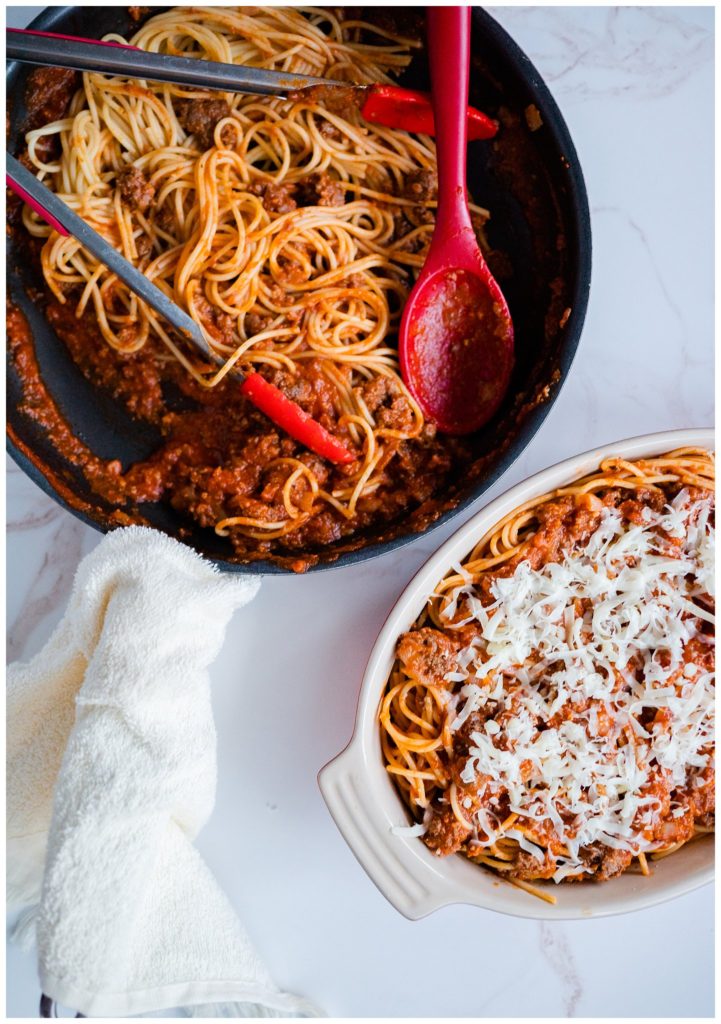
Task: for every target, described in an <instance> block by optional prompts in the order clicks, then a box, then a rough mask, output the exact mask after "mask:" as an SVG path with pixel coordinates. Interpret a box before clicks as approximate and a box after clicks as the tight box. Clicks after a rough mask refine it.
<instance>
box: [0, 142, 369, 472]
mask: <svg viewBox="0 0 721 1024" xmlns="http://www.w3.org/2000/svg"><path fill="white" fill-rule="evenodd" d="M6 167H7V183H8V186H9V188H11V189H12V190H13V192H15V193H16V194H17V195H18V196H20V198H21V199H23V200H24V201H25V202H26V203H27V204H28V206H30V207H31V208H32V209H33V210H35V212H36V213H38V214H39V215H40V216H41V217H42V218H43V220H44V221H46V222H47V223H48V224H49V225H50V226H51V227H52V228H54V229H55V231H57V232H59V233H60V234H61V235H66V236H68V235H72V236H73V237H74V238H77V240H78V241H79V242H80V244H81V245H83V246H84V247H85V248H86V249H87V250H88V252H91V253H92V254H93V256H95V258H96V259H97V260H99V261H100V262H101V263H103V264H104V265H105V266H106V267H107V268H108V270H111V271H112V272H113V273H114V274H115V275H116V276H117V277H118V278H119V279H120V280H121V281H122V282H123V283H124V284H126V285H127V286H128V288H130V289H131V290H132V291H134V292H135V294H136V295H138V296H139V297H140V298H141V299H142V300H143V301H144V302H147V304H148V305H149V306H151V307H152V308H153V309H154V310H155V311H156V312H157V313H159V314H160V316H162V317H163V318H164V319H165V320H167V322H168V323H170V324H172V325H173V327H174V328H175V329H176V331H178V332H179V334H180V335H181V337H182V338H183V339H184V340H185V341H187V342H190V344H192V345H193V346H194V347H195V348H196V349H197V350H198V352H199V353H200V354H201V355H202V356H203V357H204V358H205V359H208V360H210V361H211V362H213V363H214V364H216V365H223V363H224V360H223V359H222V358H221V357H220V356H219V355H218V354H217V353H216V352H215V351H214V350H213V348H212V347H211V346H210V344H209V343H208V340H207V339H206V337H205V335H204V334H203V331H202V330H201V328H200V326H199V324H197V323H196V322H195V320H193V319H192V318H191V317H190V316H188V314H187V313H184V312H183V310H182V309H180V307H179V306H177V305H176V304H175V303H174V302H173V301H172V300H171V299H169V298H168V296H167V295H166V294H165V293H164V292H163V291H161V290H160V288H158V287H157V286H156V285H154V284H153V283H152V281H149V280H148V278H147V277H146V276H145V275H144V274H143V273H142V272H141V271H140V270H138V269H137V268H136V267H134V266H133V264H132V263H130V261H129V260H126V259H125V257H124V256H122V255H121V254H120V253H119V252H118V251H117V250H116V249H114V248H113V247H112V245H110V244H109V243H108V242H106V241H105V239H104V238H103V237H102V236H101V235H99V234H98V233H97V231H94V230H93V229H92V228H91V227H90V226H89V225H88V224H86V223H85V221H84V220H83V219H82V217H78V215H77V214H76V213H74V212H73V211H72V210H71V209H70V207H69V206H68V205H67V204H66V203H64V202H63V201H62V199H59V198H58V196H56V195H55V193H54V192H51V190H50V189H49V188H47V186H46V185H43V183H42V182H41V181H38V179H37V178H36V177H35V175H34V174H33V173H32V171H29V170H28V169H27V167H23V165H22V164H21V163H20V162H19V161H18V160H16V159H15V157H14V156H11V155H10V154H9V153H8V154H7V155H6ZM229 376H230V377H232V379H233V380H235V381H237V382H238V384H239V385H240V393H241V394H242V395H244V396H245V398H247V399H248V401H249V402H252V403H253V405H254V406H256V408H258V409H260V411H261V412H263V413H265V415H266V416H267V417H268V419H270V420H272V421H273V423H275V424H276V425H277V426H279V427H281V429H282V430H284V431H285V432H286V433H287V434H289V435H290V436H291V437H293V438H295V440H296V441H299V442H300V443H301V444H302V445H305V447H306V448H310V449H311V451H314V452H315V453H316V455H320V456H321V457H322V458H324V459H329V460H330V461H331V462H336V463H340V464H347V463H349V462H353V460H354V459H355V457H356V456H355V455H354V454H353V453H352V452H351V451H349V449H348V448H346V447H345V445H344V444H343V443H342V442H341V441H339V440H338V439H337V438H335V437H333V435H332V434H331V433H329V432H328V431H327V430H326V429H325V427H323V426H321V424H320V423H318V422H317V421H316V420H314V419H313V418H312V416H309V415H308V413H307V412H305V411H304V410H303V409H301V407H300V406H299V405H297V404H296V403H295V402H293V401H291V399H290V398H288V397H287V396H286V395H284V394H283V392H282V391H281V390H280V389H279V388H277V387H275V386H274V385H273V384H269V383H268V381H267V380H265V378H263V377H261V375H260V374H259V373H255V372H253V373H248V374H243V373H241V372H240V371H239V370H235V369H234V370H231V371H230V373H229Z"/></svg>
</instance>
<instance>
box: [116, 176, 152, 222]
mask: <svg viewBox="0 0 721 1024" xmlns="http://www.w3.org/2000/svg"><path fill="white" fill-rule="evenodd" d="M118 188H119V189H120V198H121V200H122V201H123V203H124V205H125V206H127V207H129V208H130V209H131V210H140V212H141V213H145V211H146V210H147V209H148V207H149V206H150V204H151V203H152V201H153V198H154V197H155V189H154V188H153V186H152V184H151V183H150V181H149V180H148V178H147V177H146V176H145V174H144V173H143V171H141V169H140V168H139V167H135V166H134V165H133V164H129V165H128V166H127V167H124V168H123V170H122V171H121V172H120V173H119V174H118Z"/></svg>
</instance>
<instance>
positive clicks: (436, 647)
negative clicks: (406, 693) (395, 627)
mask: <svg viewBox="0 0 721 1024" xmlns="http://www.w3.org/2000/svg"><path fill="white" fill-rule="evenodd" d="M457 654H458V643H457V642H456V641H455V640H453V639H451V637H449V636H446V634H445V633H441V631H440V630H438V629H430V628H428V627H424V628H423V629H415V630H413V632H411V633H406V634H405V636H403V637H402V639H401V641H400V643H399V644H398V657H399V659H400V660H401V663H402V664H403V665H404V666H405V669H406V671H407V672H408V674H409V675H412V676H413V677H414V678H415V679H418V681H419V682H421V683H423V684H424V685H425V686H444V685H445V684H444V680H443V677H444V676H445V675H446V673H447V672H451V671H452V670H453V665H454V662H455V658H456V655H457Z"/></svg>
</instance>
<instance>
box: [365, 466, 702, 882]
mask: <svg viewBox="0 0 721 1024" xmlns="http://www.w3.org/2000/svg"><path fill="white" fill-rule="evenodd" d="M713 481H714V469H713V461H712V457H711V455H710V454H709V453H708V452H706V451H704V450H702V449H695V448H686V449H679V450H677V451H673V452H669V453H668V454H666V455H662V456H660V457H658V458H652V459H644V460H639V461H637V462H629V461H625V460H623V459H607V460H606V461H604V462H603V463H602V465H601V467H600V469H599V471H598V472H596V473H593V474H591V475H589V476H587V477H584V478H583V479H582V480H579V481H577V482H576V483H574V484H572V485H570V486H568V487H562V488H559V489H558V490H556V491H553V492H552V493H550V494H545V495H542V496H541V497H539V498H535V499H533V500H532V501H529V502H527V503H526V504H525V505H522V506H521V507H520V508H517V509H515V510H514V511H513V512H512V513H510V514H509V515H508V516H506V517H505V518H504V519H503V520H502V521H501V522H500V523H498V524H497V525H496V526H494V527H493V529H492V530H490V531H489V532H488V533H487V534H486V535H485V536H484V537H483V538H482V539H481V540H480V541H479V543H478V544H477V545H476V546H475V548H474V549H473V551H472V552H471V553H470V555H469V556H468V558H467V559H466V560H465V561H464V563H463V564H462V565H461V566H458V567H457V568H455V569H454V570H453V571H452V572H450V573H449V575H448V576H446V578H445V579H444V580H443V581H441V583H440V584H439V586H438V588H437V589H436V591H435V593H434V594H433V595H432V596H431V597H430V598H429V600H428V603H427V606H426V608H425V610H424V612H423V614H422V615H421V617H420V618H419V619H418V621H417V622H416V624H415V626H414V627H413V629H412V630H411V631H410V632H409V633H406V634H405V635H404V636H403V637H401V639H400V641H399V644H398V648H397V660H396V664H395V666H394V669H393V672H392V674H391V677H390V680H389V683H388V687H387V690H386V693H385V695H384V697H383V700H382V704H381V709H380V726H381V739H382V748H383V754H384V758H385V762H386V767H387V770H388V772H389V773H390V775H391V777H392V778H393V779H394V781H395V783H396V784H397V786H398V788H399V790H400V792H401V794H402V796H403V798H404V800H405V802H406V803H407V804H408V806H409V807H410V809H411V811H412V813H413V816H414V818H415V819H416V821H417V823H418V824H417V825H415V826H413V827H412V831H413V833H414V834H422V835H423V840H424V842H425V843H426V844H427V845H428V847H429V848H430V849H431V850H432V851H433V852H434V853H436V854H438V855H440V856H444V855H446V854H450V853H453V852H456V851H461V852H463V853H464V854H466V856H468V857H470V858H471V859H472V860H474V861H476V862H477V863H479V864H481V865H484V866H485V867H487V868H490V869H491V870H493V871H495V872H497V873H499V874H500V875H501V876H502V877H504V878H506V879H508V880H509V881H511V882H513V883H514V884H516V885H519V886H521V887H522V888H528V889H530V890H531V891H532V892H534V893H535V894H536V895H539V896H541V898H543V899H546V900H550V901H553V897H552V896H551V895H550V894H549V893H548V891H547V890H544V889H542V888H538V887H536V886H533V885H529V883H532V882H534V881H536V880H538V879H553V880H554V881H556V882H560V881H564V880H567V881H577V880H582V879H593V880H605V879H608V878H613V877H615V876H617V875H619V874H621V873H622V872H623V871H625V870H627V869H628V868H629V867H632V866H635V867H636V869H637V870H639V871H641V872H642V873H643V874H648V873H649V871H650V868H649V858H650V859H651V861H653V860H654V859H657V858H659V857H664V856H667V855H668V854H670V853H673V852H674V851H675V850H677V849H679V848H680V847H681V846H682V845H683V844H684V843H686V842H688V841H690V840H692V839H694V838H696V837H697V836H699V835H702V834H705V833H707V832H709V831H712V829H713V811H714V769H713V733H712V729H713V698H714V686H713V668H714V652H713V622H714V616H713V606H714V601H713V592H714V587H713V572H714V561H713Z"/></svg>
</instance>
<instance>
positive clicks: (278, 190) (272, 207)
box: [248, 181, 298, 214]
mask: <svg viewBox="0 0 721 1024" xmlns="http://www.w3.org/2000/svg"><path fill="white" fill-rule="evenodd" d="M248 191H249V192H251V193H252V194H253V195H256V196H260V199H261V202H262V203H263V207H264V209H266V210H267V211H268V213H277V214H280V213H292V211H293V210H296V209H297V208H298V204H297V203H296V201H295V199H294V198H293V192H294V186H293V184H292V183H287V182H284V183H281V184H275V182H265V181H258V182H254V183H253V184H252V185H249V186H248Z"/></svg>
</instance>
